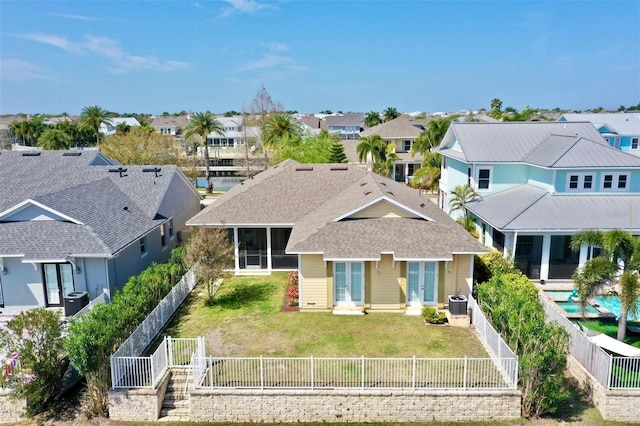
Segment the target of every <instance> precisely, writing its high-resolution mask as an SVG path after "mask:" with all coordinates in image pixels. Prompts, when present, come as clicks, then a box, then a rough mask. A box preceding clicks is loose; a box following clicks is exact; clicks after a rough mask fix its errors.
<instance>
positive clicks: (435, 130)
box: [411, 115, 458, 156]
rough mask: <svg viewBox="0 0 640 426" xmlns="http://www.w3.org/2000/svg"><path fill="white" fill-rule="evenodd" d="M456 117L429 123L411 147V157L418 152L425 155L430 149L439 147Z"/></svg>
mask: <svg viewBox="0 0 640 426" xmlns="http://www.w3.org/2000/svg"><path fill="white" fill-rule="evenodd" d="M457 117H458V116H457V115H452V116H451V117H447V118H440V119H438V120H431V121H429V122H428V123H427V129H426V130H425V131H424V132H422V133H420V136H418V137H417V138H416V140H415V141H414V142H413V144H412V145H411V155H412V156H413V155H415V154H416V153H418V152H419V153H420V154H426V153H427V152H429V151H430V150H431V148H433V147H436V146H438V145H440V142H442V139H443V138H444V135H445V134H446V133H447V130H448V129H449V126H450V125H451V122H452V121H453V120H455V119H456V118H457Z"/></svg>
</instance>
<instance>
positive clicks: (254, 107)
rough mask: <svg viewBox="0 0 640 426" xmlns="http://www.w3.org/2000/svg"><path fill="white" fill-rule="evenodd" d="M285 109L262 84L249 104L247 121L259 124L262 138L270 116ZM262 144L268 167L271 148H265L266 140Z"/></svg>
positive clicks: (265, 165)
mask: <svg viewBox="0 0 640 426" xmlns="http://www.w3.org/2000/svg"><path fill="white" fill-rule="evenodd" d="M283 110H284V108H283V107H282V105H281V104H280V103H279V102H274V101H273V99H272V98H271V95H270V94H269V92H268V91H267V89H266V88H265V87H264V85H262V86H260V89H258V91H257V92H256V95H255V96H254V97H253V100H252V101H251V105H250V106H249V111H250V114H249V116H248V117H246V121H245V123H246V124H247V125H248V126H257V127H258V128H259V129H260V138H261V139H263V138H264V128H265V126H266V124H267V122H268V121H269V118H270V117H271V116H272V115H274V114H277V113H279V112H281V111H283ZM260 146H261V149H262V154H263V156H264V167H265V169H266V168H267V167H269V150H268V149H267V148H265V146H264V140H261V141H260Z"/></svg>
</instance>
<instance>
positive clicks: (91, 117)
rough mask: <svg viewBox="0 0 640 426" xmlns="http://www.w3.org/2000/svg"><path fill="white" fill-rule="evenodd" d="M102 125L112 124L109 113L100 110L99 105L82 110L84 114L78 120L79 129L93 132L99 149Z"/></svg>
mask: <svg viewBox="0 0 640 426" xmlns="http://www.w3.org/2000/svg"><path fill="white" fill-rule="evenodd" d="M102 124H106V125H110V124H111V119H110V118H109V111H107V110H106V109H102V108H100V107H99V106H98V105H92V106H87V107H84V108H82V113H80V118H79V119H78V129H79V130H85V131H91V132H92V133H93V134H94V135H95V137H96V145H97V146H98V147H100V126H101V125H102Z"/></svg>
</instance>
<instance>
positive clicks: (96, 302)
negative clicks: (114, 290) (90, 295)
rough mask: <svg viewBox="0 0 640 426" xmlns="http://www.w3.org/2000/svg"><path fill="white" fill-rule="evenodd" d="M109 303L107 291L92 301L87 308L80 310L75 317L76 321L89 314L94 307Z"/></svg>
mask: <svg viewBox="0 0 640 426" xmlns="http://www.w3.org/2000/svg"><path fill="white" fill-rule="evenodd" d="M108 302H109V294H108V293H107V292H106V291H103V292H102V293H100V294H99V295H98V296H97V297H96V298H95V299H93V300H90V301H89V303H88V304H87V306H85V307H84V308H82V309H80V310H79V311H78V312H76V314H75V315H74V316H73V317H74V318H75V319H78V318H81V317H83V316H85V315H86V314H87V312H89V311H90V310H91V309H93V307H94V306H96V305H99V304H100V303H108Z"/></svg>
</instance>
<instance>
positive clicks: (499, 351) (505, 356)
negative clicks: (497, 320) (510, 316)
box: [469, 296, 518, 383]
mask: <svg viewBox="0 0 640 426" xmlns="http://www.w3.org/2000/svg"><path fill="white" fill-rule="evenodd" d="M469 308H470V309H471V323H472V324H473V325H474V327H475V329H476V331H477V332H478V334H479V335H480V338H481V339H482V341H483V342H484V343H485V344H486V345H487V347H488V348H489V352H490V353H491V355H493V358H494V359H495V360H496V361H497V362H499V363H500V367H501V370H502V372H503V373H504V374H505V375H507V377H508V378H509V380H511V381H512V382H513V383H518V368H517V366H516V369H515V370H511V362H510V361H509V360H511V359H517V356H516V354H515V353H513V351H512V350H511V348H510V347H509V345H507V343H506V342H505V341H504V339H503V338H502V336H500V334H499V333H498V332H497V331H496V330H495V329H494V328H493V326H492V325H491V323H490V322H489V321H488V320H487V318H486V317H485V316H484V314H483V313H482V310H480V306H478V303H477V302H476V301H475V299H474V298H473V297H470V296H469Z"/></svg>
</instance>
